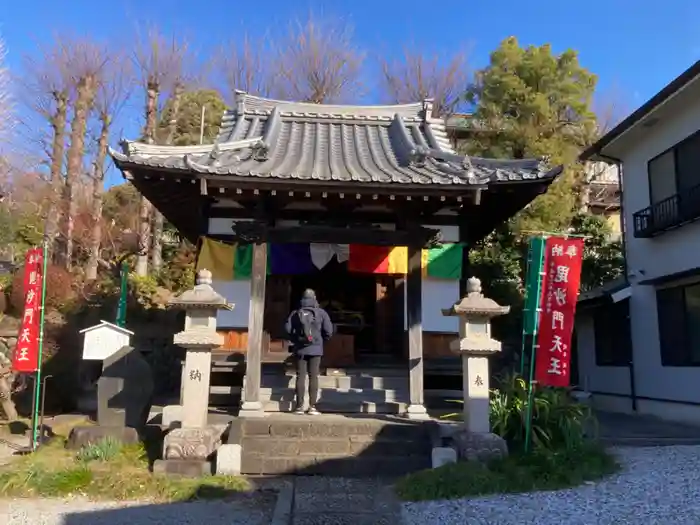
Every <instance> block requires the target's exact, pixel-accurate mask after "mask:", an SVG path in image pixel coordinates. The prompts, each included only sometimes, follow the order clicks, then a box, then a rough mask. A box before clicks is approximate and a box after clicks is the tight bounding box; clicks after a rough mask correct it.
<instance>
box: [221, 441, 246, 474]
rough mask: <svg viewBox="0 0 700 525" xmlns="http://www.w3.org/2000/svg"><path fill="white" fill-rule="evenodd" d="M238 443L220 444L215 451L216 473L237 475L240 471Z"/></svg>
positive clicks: (240, 448)
mask: <svg viewBox="0 0 700 525" xmlns="http://www.w3.org/2000/svg"><path fill="white" fill-rule="evenodd" d="M242 454H243V447H241V446H240V445H228V444H227V445H221V446H220V447H219V449H218V450H217V451H216V473H217V474H218V475H222V476H238V475H240V473H241V455H242Z"/></svg>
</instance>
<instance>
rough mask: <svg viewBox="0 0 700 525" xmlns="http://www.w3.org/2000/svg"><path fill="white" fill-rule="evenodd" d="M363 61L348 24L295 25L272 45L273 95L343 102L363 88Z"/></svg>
mask: <svg viewBox="0 0 700 525" xmlns="http://www.w3.org/2000/svg"><path fill="white" fill-rule="evenodd" d="M364 58H365V54H364V53H363V52H362V51H360V50H359V49H358V48H357V47H356V45H355V43H354V41H353V32H352V28H351V26H349V25H348V24H345V23H339V22H319V21H317V20H315V19H314V18H313V17H309V18H308V19H307V20H306V21H304V22H299V21H297V22H296V23H295V24H293V25H292V26H291V27H290V28H289V32H288V33H287V34H286V35H285V36H284V37H283V38H282V39H281V40H279V41H277V42H276V43H275V46H274V61H273V73H274V78H275V85H274V87H273V93H274V95H275V96H276V97H278V98H288V99H292V100H300V101H305V102H313V103H315V104H322V103H327V102H343V101H346V100H347V99H349V98H351V97H353V96H357V95H358V94H359V92H360V90H361V88H362V85H361V82H360V74H361V69H362V65H363V63H364Z"/></svg>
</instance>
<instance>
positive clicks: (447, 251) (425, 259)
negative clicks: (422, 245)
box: [421, 244, 463, 279]
mask: <svg viewBox="0 0 700 525" xmlns="http://www.w3.org/2000/svg"><path fill="white" fill-rule="evenodd" d="M462 251H463V250H462V245H461V244H443V245H442V246H439V247H437V248H429V249H427V250H423V253H421V269H422V270H423V277H428V278H433V279H461V278H462Z"/></svg>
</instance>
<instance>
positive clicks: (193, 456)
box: [153, 425, 225, 476]
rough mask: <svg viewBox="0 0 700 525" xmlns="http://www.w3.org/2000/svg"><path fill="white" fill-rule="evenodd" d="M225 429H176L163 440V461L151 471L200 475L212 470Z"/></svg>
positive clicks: (222, 427) (217, 427)
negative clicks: (213, 460)
mask: <svg viewBox="0 0 700 525" xmlns="http://www.w3.org/2000/svg"><path fill="white" fill-rule="evenodd" d="M224 431H225V427H224V426H220V425H209V426H205V427H202V428H176V429H173V430H171V431H170V432H168V434H167V435H166V436H165V439H164V440H163V459H161V460H158V461H156V462H155V464H154V467H153V468H154V472H159V473H163V474H177V475H192V476H201V475H207V474H211V473H213V471H214V467H213V462H212V459H213V458H214V456H215V454H216V451H217V450H218V448H219V447H220V446H221V437H222V435H223V433H224Z"/></svg>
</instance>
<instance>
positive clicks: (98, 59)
mask: <svg viewBox="0 0 700 525" xmlns="http://www.w3.org/2000/svg"><path fill="white" fill-rule="evenodd" d="M61 46H62V51H63V53H64V54H65V55H66V56H67V57H68V59H67V62H66V63H67V66H68V71H67V72H68V75H69V78H70V80H71V85H72V87H73V88H74V102H73V118H72V120H71V130H70V145H69V147H68V153H67V156H66V183H65V186H64V198H65V201H66V202H65V205H66V212H65V216H64V219H65V228H64V232H65V245H64V250H63V253H62V256H63V262H64V265H65V267H66V268H68V269H70V267H71V264H72V262H73V232H74V230H75V218H76V215H77V213H78V203H77V198H78V196H77V193H76V190H77V187H78V185H79V184H80V181H81V179H82V178H83V174H84V165H83V159H84V156H85V135H86V132H87V127H88V118H89V116H90V112H91V110H92V107H93V104H94V101H95V97H96V95H97V89H98V86H99V85H100V82H101V79H102V75H103V73H104V70H105V67H106V64H107V62H108V60H109V58H108V56H109V55H108V53H107V51H106V49H105V47H104V46H103V45H101V44H98V43H96V42H93V41H91V40H73V39H65V40H62V41H61Z"/></svg>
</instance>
